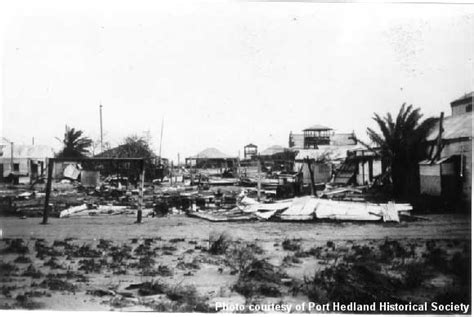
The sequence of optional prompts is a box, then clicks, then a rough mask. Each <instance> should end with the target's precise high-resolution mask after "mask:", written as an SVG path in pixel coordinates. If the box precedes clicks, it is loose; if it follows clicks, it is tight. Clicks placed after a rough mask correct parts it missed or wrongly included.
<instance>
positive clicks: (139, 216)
mask: <svg viewBox="0 0 474 317" xmlns="http://www.w3.org/2000/svg"><path fill="white" fill-rule="evenodd" d="M144 186H145V162H144V161H142V162H141V163H140V188H139V191H138V210H137V222H136V223H141V222H142V208H143V187H144Z"/></svg>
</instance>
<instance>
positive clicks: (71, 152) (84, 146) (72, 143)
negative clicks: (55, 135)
mask: <svg viewBox="0 0 474 317" xmlns="http://www.w3.org/2000/svg"><path fill="white" fill-rule="evenodd" d="M83 133H84V132H83V131H81V130H76V129H74V128H69V127H68V126H66V132H64V139H63V140H60V141H61V142H62V143H63V146H64V147H63V149H62V150H61V152H59V153H58V154H57V157H84V156H86V155H87V154H88V153H89V150H88V149H89V147H90V146H91V145H92V140H91V139H90V138H88V137H85V136H82V135H83Z"/></svg>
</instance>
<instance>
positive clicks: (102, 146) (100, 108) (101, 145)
mask: <svg viewBox="0 0 474 317" xmlns="http://www.w3.org/2000/svg"><path fill="white" fill-rule="evenodd" d="M99 113H100V152H104V134H103V130H102V104H101V105H99Z"/></svg>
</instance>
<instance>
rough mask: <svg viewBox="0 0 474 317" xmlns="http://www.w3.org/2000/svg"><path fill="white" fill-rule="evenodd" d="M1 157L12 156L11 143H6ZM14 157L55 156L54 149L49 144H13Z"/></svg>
mask: <svg viewBox="0 0 474 317" xmlns="http://www.w3.org/2000/svg"><path fill="white" fill-rule="evenodd" d="M0 152H3V154H1V156H0V157H8V158H9V157H10V156H11V145H10V144H6V145H4V146H3V147H2V149H1V151H0ZM13 157H15V158H49V157H54V150H53V148H52V147H50V146H47V145H22V144H13Z"/></svg>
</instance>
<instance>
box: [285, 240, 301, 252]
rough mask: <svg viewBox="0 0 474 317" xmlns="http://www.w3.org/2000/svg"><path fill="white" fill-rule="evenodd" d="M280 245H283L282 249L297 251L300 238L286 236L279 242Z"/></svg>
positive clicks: (299, 245) (299, 247) (299, 246)
mask: <svg viewBox="0 0 474 317" xmlns="http://www.w3.org/2000/svg"><path fill="white" fill-rule="evenodd" d="M281 246H282V247H283V250H287V251H299V250H300V249H301V244H300V240H296V239H288V238H286V239H285V240H283V242H282V243H281Z"/></svg>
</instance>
